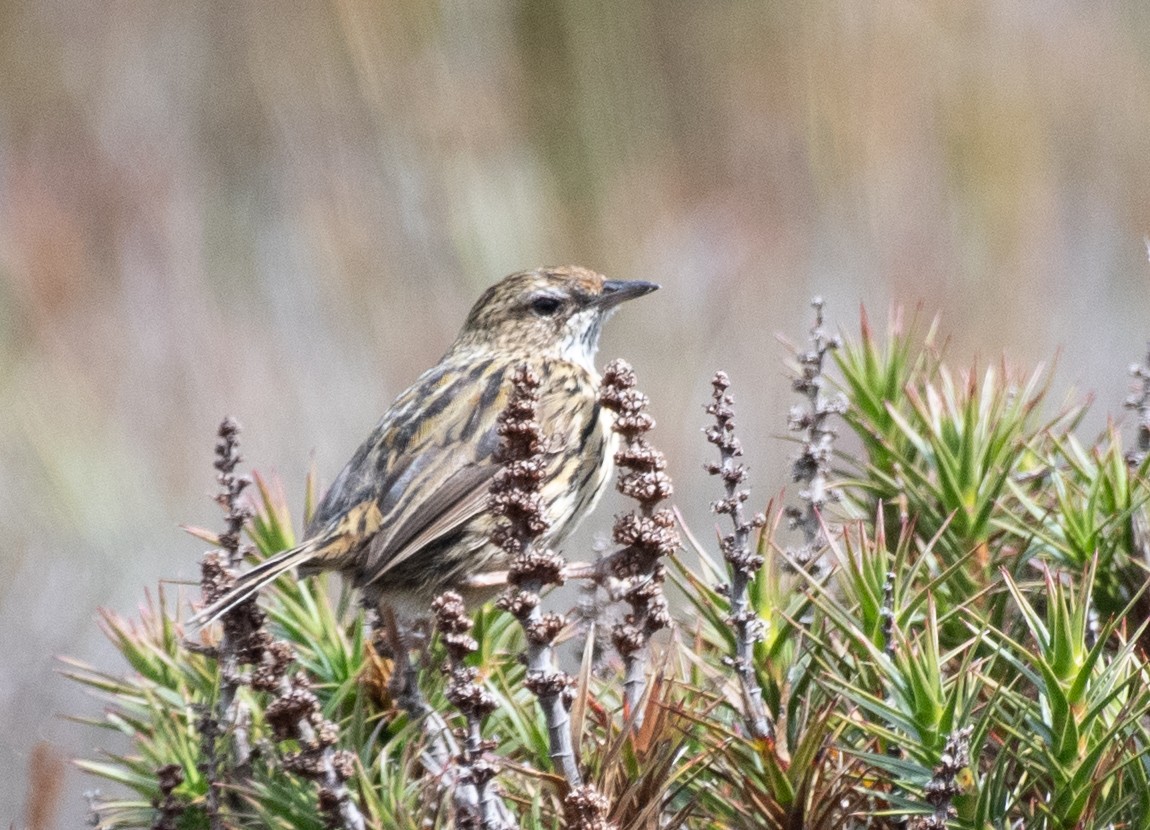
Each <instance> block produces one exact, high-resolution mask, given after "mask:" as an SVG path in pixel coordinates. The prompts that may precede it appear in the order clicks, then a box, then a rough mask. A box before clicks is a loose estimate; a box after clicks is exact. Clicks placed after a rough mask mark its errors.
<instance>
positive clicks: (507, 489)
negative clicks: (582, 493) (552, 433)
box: [490, 365, 582, 787]
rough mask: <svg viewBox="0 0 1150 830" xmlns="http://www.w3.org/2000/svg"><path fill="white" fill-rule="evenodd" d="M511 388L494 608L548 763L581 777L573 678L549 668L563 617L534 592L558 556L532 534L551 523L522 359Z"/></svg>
mask: <svg viewBox="0 0 1150 830" xmlns="http://www.w3.org/2000/svg"><path fill="white" fill-rule="evenodd" d="M512 383H513V384H514V389H513V391H512V395H511V400H510V402H509V403H508V404H507V409H506V410H504V412H503V413H502V414H501V415H500V416H499V434H500V436H502V439H503V443H502V445H501V446H500V448H499V451H498V455H497V458H498V460H499V462H500V463H501V464H502V465H503V468H502V469H501V470H500V471H499V472H498V473H497V474H496V476H495V480H494V481H493V482H492V485H491V501H490V509H491V511H492V512H493V513H494V514H495V515H497V516H499V517H501V518H502V519H503V521H501V522H499V523H498V525H497V526H496V528H495V531H494V532H493V533H492V541H493V542H494V543H495V544H497V545H499V546H500V547H501V548H503V550H504V551H506V552H507V554H508V555H509V556H510V557H511V567H510V569H509V571H508V575H507V581H508V583H509V584H510V587H509V588H508V589H507V591H506V592H504V594H503V595H502V596H501V597H500V598H499V602H498V604H499V607H500V608H502V609H504V610H505V611H509V612H510V613H511V614H512V615H514V616H515V618H516V619H518V620H519V622H520V624H521V625H522V626H523V632H524V634H526V637H527V649H526V655H525V656H526V663H527V680H526V685H527V688H529V689H530V690H531V691H532V693H534V694H535V696H536V697H537V698H538V700H539V707H540V708H541V709H542V710H543V715H544V718H545V719H546V721H547V732H548V736H549V738H550V743H551V762H552V764H553V765H554V766H555V769H556V770H557V771H559V772H560V773H561V774H562V775H563V777H564V779H565V780H566V781H567V783H568V785H569V786H571V787H577V786H579V784H581V783H582V776H581V775H580V772H579V767H578V765H577V764H576V762H575V750H574V747H573V746H572V741H571V723H570V714H569V709H570V705H571V686H572V679H571V677H570V675H568V674H567V673H566V672H563V671H560V670H558V669H557V668H556V667H555V648H554V641H555V637H556V636H557V635H558V634H559V632H560V631H561V630H562V628H563V626H564V625H565V622H566V621H565V620H564V618H563V617H561V616H560V615H558V614H555V613H553V612H548V613H543V611H542V610H541V609H540V607H539V602H540V599H539V592H540V591H542V590H543V588H544V587H545V586H547V585H558V584H561V582H562V573H563V566H564V564H565V563H564V560H563V558H562V557H561V556H559V555H558V554H557V553H555V552H554V551H550V550H544V551H539V550H536V548H535V543H536V540H537V539H538V538H539V537H540V536H542V535H543V534H544V533H546V532H547V530H548V528H549V526H550V523H549V522H548V520H547V517H546V516H545V515H544V513H543V504H542V499H541V497H540V494H539V490H540V486H541V481H542V477H543V469H544V463H545V462H544V460H543V458H542V457H541V455H540V452H539V450H540V448H541V447H542V446H543V445H544V443H545V441H544V436H543V429H542V427H541V426H540V425H539V421H538V419H537V417H536V416H537V407H538V403H539V396H538V391H537V390H538V389H539V377H538V376H537V375H536V374H535V372H534V371H532V370H531V369H530V368H528V367H527V366H526V365H521V366H520V367H519V368H518V369H516V371H515V374H514V375H513V377H512Z"/></svg>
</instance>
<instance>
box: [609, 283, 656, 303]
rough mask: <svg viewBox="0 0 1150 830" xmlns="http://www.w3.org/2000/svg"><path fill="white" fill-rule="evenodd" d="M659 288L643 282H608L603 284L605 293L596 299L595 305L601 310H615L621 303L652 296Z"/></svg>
mask: <svg viewBox="0 0 1150 830" xmlns="http://www.w3.org/2000/svg"><path fill="white" fill-rule="evenodd" d="M658 287H659V286H658V285H657V284H656V283H653V282H643V280H607V281H606V282H604V283H603V293H602V294H600V295H599V296H598V297H596V298H595V304H596V305H598V306H600V307H601V308H605V309H607V308H614V307H615V306H617V305H619V303H622V302H626V301H627V300H633V299H635V298H636V297H642V296H643V295H644V294H650V293H651V292H652V291H654V290H656V289H657V288H658Z"/></svg>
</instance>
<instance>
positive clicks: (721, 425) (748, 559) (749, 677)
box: [706, 372, 775, 741]
mask: <svg viewBox="0 0 1150 830" xmlns="http://www.w3.org/2000/svg"><path fill="white" fill-rule="evenodd" d="M711 386H712V387H713V392H712V395H711V397H712V402H711V403H710V404H709V405H708V406H707V412H708V413H709V414H711V415H713V416H714V417H715V426H713V427H711V428H709V429H708V430H707V431H706V432H707V440H708V441H710V442H711V443H712V444H714V445H715V446H716V447H718V449H719V459H720V461H719V464H717V465H716V464H712V465H709V466H708V467H707V471H708V472H710V473H711V474H713V475H718V476H719V477H720V478H722V480H723V486H724V488H725V489H726V493H727V497H726V498H725V499H723V500H721V501H718V502H715V503H714V504H713V505H712V506H711V507H712V509H713V510H714V511H715V512H716V513H721V514H726V515H728V516H730V518H731V522H732V524H733V525H734V531H733V532H732V533H731V534H729V535H727V536H726V537H724V539H723V542H722V548H723V558H724V559H725V560H726V561H727V571H728V573H729V574H730V576H731V584H730V586H729V588H728V595H729V596H728V598H729V599H730V602H731V614H730V616H729V617H727V621H728V622H729V623H730V624H731V626H732V627H733V628H734V630H735V657H734V669H735V674H736V675H737V676H738V678H739V685H740V687H741V689H742V696H743V715H744V718H745V720H746V723H747V729H748V730H749V731H750V733H751V735H752V736H753V737H755V738H756V739H758V740H764V741H774V739H775V726H774V722H773V721H772V719H771V717H770V715H769V714H768V713H767V707H766V704H765V703H764V702H763V689H762V686H760V685H759V677H758V673H757V672H756V671H755V642H756V641H757V640H758V639H759V637H760V631H761V628H762V623H761V622H760V620H759V618H758V616H757V615H756V613H755V611H754V609H753V608H752V607H751V602H750V598H749V597H748V595H747V592H748V588H749V587H750V583H751V581H752V580H753V579H754V578H755V575H756V574H757V573H758V572H759V570H760V569H761V568H762V566H763V557H761V556H759V555H758V554H754V553H751V551H750V547H749V542H750V536H751V531H752V530H754V529H755V528H757V527H761V526H762V525H763V524H764V523H765V522H766V519H765V518H764V517H762V516H754V517H753V518H752V519H751V520H750V521H748V520H747V518H746V516H745V515H744V512H743V503H744V502H745V501H746V500H747V498H748V496H749V491H747V490H746V489H740V485H741V484H743V483H744V482H745V481H746V478H747V468H746V467H745V466H744V465H742V464H740V463H738V461H737V459H738V458H739V457H740V456H741V455H742V454H743V449H742V447H741V446H740V444H739V440H738V439H737V438H736V437H735V411H734V408H733V407H734V398H732V396H731V395H729V394H727V389H729V388H730V380H729V378H728V377H727V374H726V372H716V373H715V376H714V378H713V379H712V380H711Z"/></svg>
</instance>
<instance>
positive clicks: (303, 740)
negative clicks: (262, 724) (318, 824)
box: [251, 632, 366, 830]
mask: <svg viewBox="0 0 1150 830" xmlns="http://www.w3.org/2000/svg"><path fill="white" fill-rule="evenodd" d="M263 633H264V636H265V637H266V646H265V647H264V648H263V650H262V654H261V660H260V664H259V665H258V666H257V667H256V668H255V670H254V671H253V672H252V677H251V684H252V688H253V689H255V690H257V691H265V692H272V693H273V694H275V695H276V697H275V699H273V700H272V701H271V702H270V703H269V704H268V705H267V708H266V709H265V710H264V716H265V717H266V718H267V721H268V724H269V725H270V726H271V727H272V731H273V733H274V734H275V737H276V739H277V740H281V741H283V740H288V739H294V740H295V741H297V742H298V744H299V747H300V748H299V751H297V752H293V753H290V754H288V755H286V756H285V757H284V759H283V764H284V769H286V770H288V771H289V772H294V773H296V774H297V775H301V776H303V777H305V778H310V779H311V780H313V781H315V782H316V783H317V784H318V785H319V793H318V804H319V809H320V812H321V813H323V814H324V815H325V816H326V818H327V823H328V826H329V827H342V828H343V830H365V826H366V824H365V822H364V819H363V814H362V813H360V811H359V808H358V807H357V806H356V804H355V801H354V800H353V799H352V797H351V791H350V790H349V789H348V786H347V781H348V780H349V779H350V778H351V777H352V776H353V775H354V774H355V756H354V755H353V754H352V753H351V752H348V751H347V750H337V749H336V748H335V745H336V742H337V740H338V739H339V727H338V726H336V724H334V723H332V722H331V721H329V720H327V719H325V718H324V716H323V709H322V707H321V706H320V703H319V699H318V698H317V697H316V696H315V693H314V692H312V690H311V681H310V680H308V678H307V677H306V676H305V675H304V674H303V673H302V672H297V673H296V674H294V675H291V676H290V677H289V676H288V674H287V668H288V666H289V665H290V664H291V663H292V662H293V661H294V660H295V653H294V652H293V650H292V647H291V646H290V645H289V644H288V643H286V642H284V641H282V640H272V639H271V637H270V635H267V633H266V632H263Z"/></svg>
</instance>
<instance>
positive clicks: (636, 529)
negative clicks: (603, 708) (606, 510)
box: [599, 360, 679, 728]
mask: <svg viewBox="0 0 1150 830" xmlns="http://www.w3.org/2000/svg"><path fill="white" fill-rule="evenodd" d="M599 400H600V402H601V403H602V404H603V406H604V407H605V408H606V409H609V410H611V411H612V412H614V413H615V424H614V430H615V432H616V433H618V434H619V436H620V438H622V446H621V447H620V449H619V451H618V452H617V453H615V463H616V464H617V465H618V466H619V477H618V480H617V482H616V487H617V489H618V490H619V492H620V493H622V494H623V495H624V496H627V497H628V498H631V499H634V500H635V501H637V502H639V509H638V511H634V510H633V511H631V512H630V513H625V514H624V515H622V516H619V517H618V518H617V519H616V520H615V527H614V532H613V538H614V540H615V543H616V544H619V545H622V546H623V547H622V549H621V550H618V551H616V552H615V553H614V554H612V555H611V556H609V557H608V558H607V559H605V560H603V564H604V566H605V567H607V568H609V570H610V573H611V575H612V576H613V577H614V578H615V579H617V580H619V582H620V588H619V591H618V592H619V594H620V595H621V597H622V599H624V600H625V601H626V602H627V603H628V604H630V606H631V611H630V613H628V614H627V615H626V617H625V618H624V620H623V621H622V622H621V623H618V624H617V625H615V627H614V629H613V630H612V632H611V640H612V642H613V643H614V645H615V648H616V649H617V650H618V652H619V654H620V655H621V656H622V657H623V663H624V666H625V675H624V681H623V684H624V703H625V705H626V709H627V712H628V713H629V714H630V715H631V716H632V718H633V723H634V725H635V728H638V727H639V726H641V725H642V722H643V718H642V712H641V711H639V708H638V707H639V703H640V701H641V700H642V699H643V693H644V691H645V689H646V682H647V681H646V666H647V650H648V649H647V645H648V642H649V641H650V639H651V635H652V634H654V633H655V632H656V631H658V630H660V629H662V628H666V627H667V626H669V625H670V624H671V615H670V614H669V613H668V611H667V600H666V597H664V596H663V582H664V580H665V579H666V569H665V567H664V565H663V563H662V561H661V560H662V558H663V557H664V556H668V555H670V554H672V553H674V552H675V550H676V549H677V548H678V547H679V532H678V530H677V529H676V528H675V516H674V514H673V513H672V512H671V511H670V510H669V509H667V508H659V507H658V505H659V503H660V502H662V501H664V500H665V499H667V498H669V497H670V496H671V493H672V492H673V488H672V486H671V478H670V476H668V475H667V474H666V473H665V472H664V469H665V468H666V466H667V460H666V459H665V458H664V457H663V454H662V453H661V452H659V451H658V450H657V449H655V448H654V447H653V446H651V444H650V443H648V442H647V439H646V437H645V436H646V434H647V433H648V432H650V431H651V430H652V429H654V427H655V421H654V419H653V418H652V417H651V416H650V415H649V414H647V403H648V401H647V396H646V395H644V394H643V393H642V392H639V391H638V390H637V389H635V371H634V370H633V369H632V368H631V367H630V366H629V365H628V364H627V363H626V361H623V360H614V361H612V362H611V363H610V365H608V366H607V369H606V371H605V372H604V373H603V384H602V387H601V390H600V393H599Z"/></svg>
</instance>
